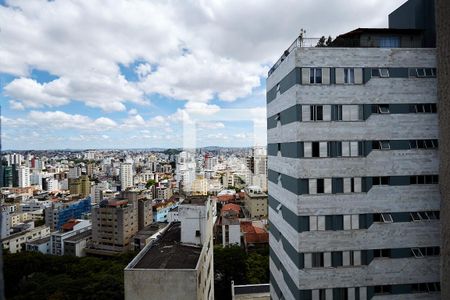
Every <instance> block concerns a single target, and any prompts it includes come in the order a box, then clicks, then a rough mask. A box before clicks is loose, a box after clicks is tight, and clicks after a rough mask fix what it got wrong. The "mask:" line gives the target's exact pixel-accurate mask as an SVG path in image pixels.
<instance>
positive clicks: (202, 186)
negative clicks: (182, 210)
mask: <svg viewBox="0 0 450 300" xmlns="http://www.w3.org/2000/svg"><path fill="white" fill-rule="evenodd" d="M191 194H192V195H198V196H206V195H207V194H208V181H207V180H206V179H205V178H204V177H203V176H197V178H196V179H194V181H192V187H191Z"/></svg>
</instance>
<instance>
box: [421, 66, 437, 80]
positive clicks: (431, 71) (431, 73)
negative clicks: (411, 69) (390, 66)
mask: <svg viewBox="0 0 450 300" xmlns="http://www.w3.org/2000/svg"><path fill="white" fill-rule="evenodd" d="M416 76H417V77H420V78H423V77H435V76H436V69H435V68H416Z"/></svg>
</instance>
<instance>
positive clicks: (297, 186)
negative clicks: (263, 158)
mask: <svg viewBox="0 0 450 300" xmlns="http://www.w3.org/2000/svg"><path fill="white" fill-rule="evenodd" d="M268 175H269V176H268V179H269V181H270V182H272V183H274V184H277V185H279V186H281V187H282V188H283V189H286V190H288V191H290V192H292V193H294V194H296V195H308V194H309V195H316V194H342V193H351V190H353V192H354V193H360V192H363V193H367V192H368V191H370V190H371V189H372V187H373V186H374V185H389V186H407V185H416V184H418V185H421V184H427V185H429V184H438V183H439V176H438V175H411V176H374V177H370V176H369V177H345V178H344V177H333V178H294V177H291V176H289V175H285V174H282V173H279V172H276V171H273V170H271V169H269V170H268ZM351 178H353V180H352V179H351ZM344 179H345V181H344ZM344 182H345V185H344ZM349 184H352V185H353V187H351V186H350V189H349V188H348V187H349ZM344 189H345V190H344Z"/></svg>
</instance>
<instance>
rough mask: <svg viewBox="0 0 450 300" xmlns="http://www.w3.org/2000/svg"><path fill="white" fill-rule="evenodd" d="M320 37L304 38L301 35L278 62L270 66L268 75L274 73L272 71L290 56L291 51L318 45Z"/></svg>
mask: <svg viewBox="0 0 450 300" xmlns="http://www.w3.org/2000/svg"><path fill="white" fill-rule="evenodd" d="M319 40H320V38H304V37H302V36H299V37H297V38H296V39H295V41H294V42H293V43H292V44H291V45H290V46H289V48H287V49H286V50H285V51H284V52H283V55H282V56H281V57H280V58H279V59H278V60H277V62H276V63H275V64H274V65H273V67H272V68H270V70H269V73H268V76H270V75H272V73H273V72H274V71H275V70H276V69H277V68H278V66H279V65H280V64H281V63H282V62H283V61H284V60H285V59H286V58H287V57H288V55H289V53H291V52H292V51H293V50H294V49H296V48H302V47H316V46H317V43H318V42H319Z"/></svg>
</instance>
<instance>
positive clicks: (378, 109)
mask: <svg viewBox="0 0 450 300" xmlns="http://www.w3.org/2000/svg"><path fill="white" fill-rule="evenodd" d="M393 105H394V104H370V113H372V114H390V113H397V110H395V109H396V108H398V107H394V106H393ZM392 108H394V109H392ZM406 108H407V109H408V110H406ZM363 109H364V106H363V105H361V104H360V105H358V104H354V105H351V104H349V105H345V104H343V105H341V104H336V105H335V104H333V105H302V121H303V122H308V121H362V120H364V117H363ZM403 113H437V105H436V104H435V103H425V104H405V109H404V112H403ZM276 119H277V120H278V121H280V122H281V114H280V113H279V114H277V117H276Z"/></svg>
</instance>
